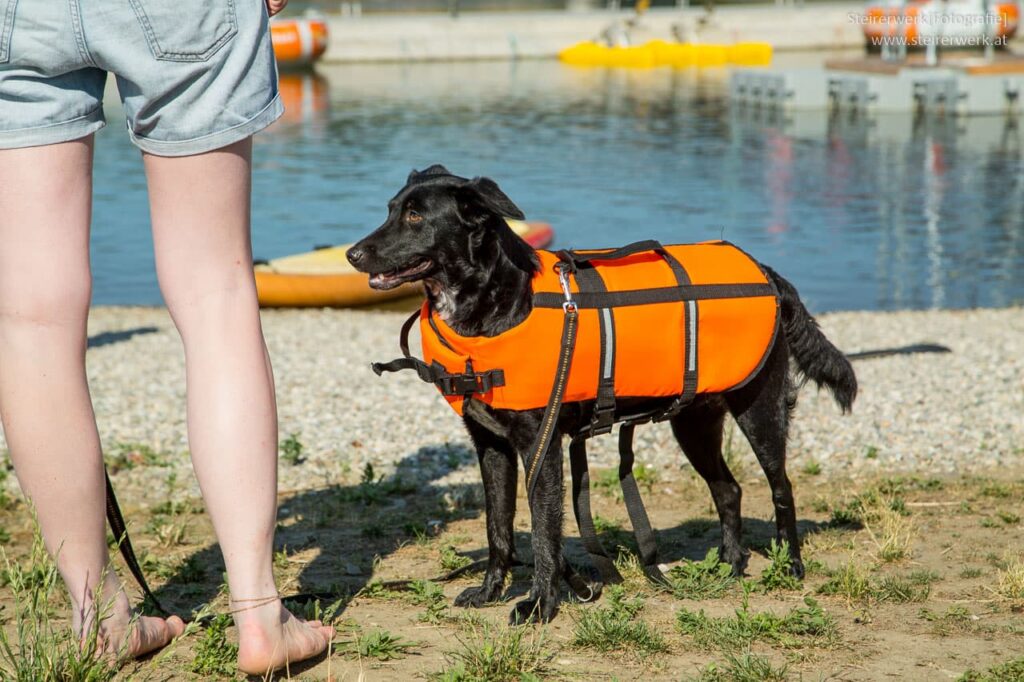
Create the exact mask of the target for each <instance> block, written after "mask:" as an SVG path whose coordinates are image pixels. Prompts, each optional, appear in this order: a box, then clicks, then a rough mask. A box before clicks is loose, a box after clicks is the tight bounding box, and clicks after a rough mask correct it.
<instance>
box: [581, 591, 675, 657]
mask: <svg viewBox="0 0 1024 682" xmlns="http://www.w3.org/2000/svg"><path fill="white" fill-rule="evenodd" d="M605 594H606V595H607V598H608V605H607V606H598V607H593V608H585V609H582V611H581V613H580V616H579V618H578V619H577V620H576V629H575V631H574V632H573V639H572V643H573V645H574V646H577V647H580V648H581V649H596V650H597V651H631V652H634V653H638V654H641V653H643V654H652V653H659V652H663V651H667V650H668V645H667V644H666V643H665V640H664V638H663V637H662V636H661V635H660V634H658V632H657V631H655V630H653V629H651V627H650V626H649V625H648V624H647V623H645V622H644V621H642V620H640V619H639V618H638V616H639V614H640V611H641V610H642V609H643V599H641V598H640V597H633V598H631V599H629V598H627V597H626V591H625V589H623V587H622V586H621V585H613V586H611V587H608V588H607V591H606V593H605Z"/></svg>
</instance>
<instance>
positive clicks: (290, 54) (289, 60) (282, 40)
mask: <svg viewBox="0 0 1024 682" xmlns="http://www.w3.org/2000/svg"><path fill="white" fill-rule="evenodd" d="M270 41H271V43H273V45H274V56H276V57H277V63H278V64H280V65H281V66H308V65H310V64H312V63H313V62H315V61H316V60H317V59H320V57H321V55H323V53H324V52H325V51H326V50H327V22H326V21H324V20H322V19H308V18H300V19H275V20H273V21H271V22H270Z"/></svg>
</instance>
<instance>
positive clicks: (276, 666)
mask: <svg viewBox="0 0 1024 682" xmlns="http://www.w3.org/2000/svg"><path fill="white" fill-rule="evenodd" d="M235 623H236V625H237V626H238V669H239V670H240V671H242V672H244V673H247V674H249V675H266V674H267V673H269V672H273V671H275V670H280V669H281V668H283V667H285V666H286V665H288V664H291V663H298V662H299V661H304V660H306V659H307V658H313V657H314V656H317V655H319V654H321V653H323V652H324V650H326V649H327V645H328V644H329V643H330V641H331V639H333V638H334V628H333V627H330V626H328V625H323V624H321V623H320V621H316V620H311V621H303V620H300V619H298V618H296V617H295V616H293V615H292V614H291V613H290V612H289V611H288V609H286V608H284V606H282V605H281V602H280V601H275V602H272V603H270V604H268V605H266V606H263V607H260V608H256V609H251V610H248V611H242V612H240V613H237V614H235Z"/></svg>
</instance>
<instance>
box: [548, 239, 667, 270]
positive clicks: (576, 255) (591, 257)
mask: <svg viewBox="0 0 1024 682" xmlns="http://www.w3.org/2000/svg"><path fill="white" fill-rule="evenodd" d="M664 248H665V247H663V246H662V245H661V242H658V241H656V240H654V239H646V240H644V241H639V242H633V243H632V244H626V245H625V246H620V247H619V248H617V249H609V250H606V251H569V250H562V251H558V252H557V253H556V255H557V256H558V257H559V258H561V259H562V260H568V261H571V262H573V263H575V264H577V265H579V264H580V263H589V262H591V261H595V260H618V259H620V258H626V257H628V256H635V255H636V254H638V253H647V252H650V251H663V250H664Z"/></svg>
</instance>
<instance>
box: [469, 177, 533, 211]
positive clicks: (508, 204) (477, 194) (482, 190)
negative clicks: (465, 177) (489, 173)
mask: <svg viewBox="0 0 1024 682" xmlns="http://www.w3.org/2000/svg"><path fill="white" fill-rule="evenodd" d="M462 189H463V192H466V193H468V194H469V196H470V198H471V199H475V200H476V202H477V203H479V204H481V205H482V206H484V208H486V209H488V210H490V211H491V212H493V213H496V214H498V215H499V216H501V217H503V218H516V219H518V220H522V219H523V218H525V217H526V216H525V215H523V212H522V211H521V210H520V209H519V207H518V206H516V205H515V204H514V203H512V200H511V199H509V198H508V196H507V195H506V194H505V193H504V192H502V191H501V188H500V187H498V183H496V182H495V181H494V180H491V179H490V178H473V179H472V180H470V181H469V182H467V183H466V184H465V185H464V186H463V187H462Z"/></svg>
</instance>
